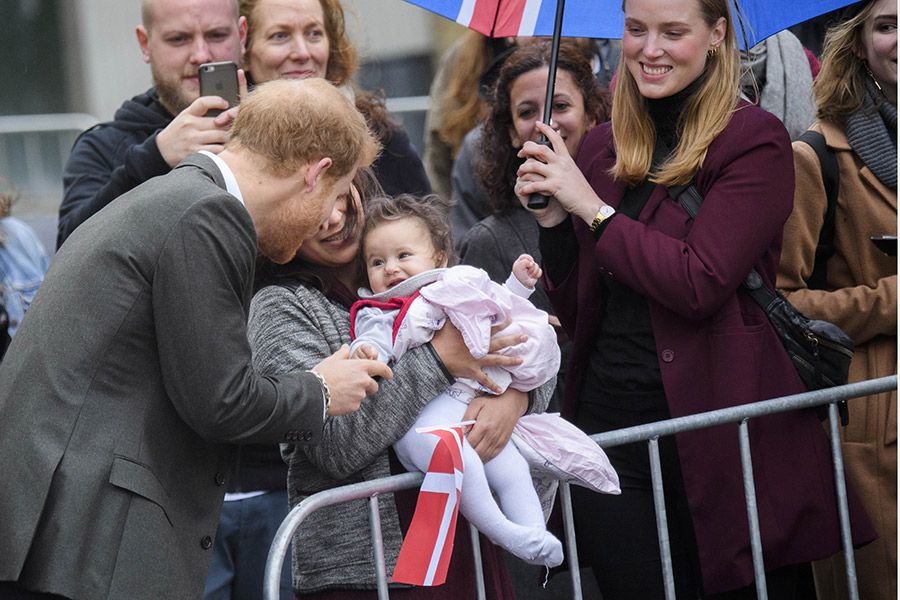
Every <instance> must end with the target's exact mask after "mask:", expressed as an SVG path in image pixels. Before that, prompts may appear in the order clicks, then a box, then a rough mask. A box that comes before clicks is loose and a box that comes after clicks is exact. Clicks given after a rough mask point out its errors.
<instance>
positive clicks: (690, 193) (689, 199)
mask: <svg viewBox="0 0 900 600" xmlns="http://www.w3.org/2000/svg"><path fill="white" fill-rule="evenodd" d="M666 189H667V190H668V192H669V197H670V198H672V199H673V200H676V201H677V202H678V203H679V204H680V205H681V207H682V208H684V210H685V212H686V213H687V214H688V216H690V217H691V218H692V219H696V218H697V213H698V212H699V211H700V205H701V204H703V196H701V195H700V192H699V191H698V190H697V187H696V186H695V185H694V184H693V183H689V184H687V185H673V186H669V187H668V188H666ZM742 285H743V286H744V289H745V290H747V293H748V294H750V297H751V298H753V300H754V301H755V302H756V303H757V304H759V305H760V306H761V307H762V309H763V310H766V311H768V310H769V308H770V307H771V305H772V303H773V302H775V301H776V300H777V299H778V294H777V293H776V292H775V290H770V289H769V288H768V287H766V286H765V285H763V278H762V275H760V274H759V273H758V272H757V271H756V269H750V272H749V273H747V276H746V277H744V282H743V283H742Z"/></svg>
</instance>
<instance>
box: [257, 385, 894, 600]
mask: <svg viewBox="0 0 900 600" xmlns="http://www.w3.org/2000/svg"><path fill="white" fill-rule="evenodd" d="M894 389H897V376H896V375H891V376H888V377H881V378H879V379H871V380H867V381H861V382H857V383H852V384H848V385H844V386H840V387H839V388H831V389H826V390H817V391H814V392H804V393H802V394H796V395H794V396H785V397H783V398H776V399H774V400H765V401H761V402H757V403H754V404H751V405H744V406H736V407H731V408H725V409H720V410H716V411H711V412H708V413H702V414H699V415H691V416H687V417H678V418H675V419H670V420H668V421H661V422H658V423H649V424H646V425H639V426H637V427H629V428H627V429H620V430H616V431H610V432H606V433H601V434H595V435H592V436H591V439H593V440H594V441H596V442H597V443H598V444H599V445H600V446H601V447H603V448H610V447H613V446H619V445H622V444H629V443H633V442H641V441H647V440H650V439H651V438H658V437H660V436H665V435H674V434H676V433H681V432H683V431H692V430H695V429H701V428H704V427H712V426H715V425H722V424H726V423H740V422H741V421H744V420H746V419H749V418H754V417H759V416H764V415H768V414H772V413H777V412H784V411H786V410H796V409H801V408H810V407H813V406H819V405H823V404H830V405H829V407H828V410H829V425H830V432H831V444H832V457H833V462H834V468H835V489H836V491H837V496H838V505H839V511H840V519H841V538H842V542H843V546H844V548H843V550H844V558H845V561H846V565H847V575H848V585H849V588H850V598H851V600H858V599H859V593H858V591H857V577H856V570H855V564H854V562H853V549H852V541H851V537H850V519H849V510H848V508H847V497H846V482H845V479H844V469H843V458H842V455H841V447H840V437H839V434H838V425H837V423H838V414H837V407H836V405H835V404H834V403H835V402H837V401H840V400H847V399H851V398H858V397H862V396H869V395H873V394H880V393H883V392H888V391H892V390H894ZM652 443H653V442H651V446H652ZM650 454H651V470H652V469H653V468H654V467H653V464H652V460H653V459H652V457H653V454H654V453H653V452H652V451H651V452H650ZM656 461H657V468H659V467H660V466H659V464H658V462H659V454H658V449H657V452H656ZM660 471H661V468H660ZM651 474H652V473H651ZM423 479H424V475H423V474H422V473H404V474H402V475H393V476H391V477H385V478H382V479H378V480H374V481H364V482H361V483H356V484H351V485H346V486H342V487H339V488H332V489H331V490H325V491H323V492H319V493H318V494H314V495H312V496H309V497H308V498H306V499H305V500H304V501H303V502H301V503H299V504H297V505H296V506H294V507H293V508H292V509H291V511H290V512H289V513H288V516H287V517H286V518H285V519H284V521H282V523H281V525H280V526H279V528H278V531H277V532H276V533H275V537H274V539H273V541H272V545H271V547H270V549H269V556H268V559H267V562H266V569H265V577H264V580H263V594H264V596H263V597H264V598H266V599H273V598H277V597H278V584H279V579H280V574H281V568H282V565H283V564H284V558H285V553H286V551H287V548H288V545H289V544H290V542H291V539H292V537H293V533H294V530H295V529H296V528H297V527H299V525H300V523H302V522H303V520H304V519H305V518H307V517H308V516H309V515H310V514H311V513H313V512H315V511H316V510H318V509H320V508H322V507H325V506H331V505H333V504H339V503H341V502H346V501H349V500H357V499H360V498H369V497H371V496H372V495H377V494H381V493H387V492H394V491H398V490H403V489H409V488H414V487H417V486H419V485H421V483H422V480H423ZM656 483H657V481H656V476H654V486H655V485H656ZM659 485H660V491H661V489H662V488H661V486H662V484H661V477H659ZM560 500H561V502H563V506H562V510H563V522H564V525H565V531H566V546H567V549H568V550H569V552H570V561H571V562H570V566H571V567H572V568H570V571H574V573H572V582H573V584H575V583H577V584H578V585H577V586H574V587H575V589H574V590H573V594H574V596H573V597H574V598H578V599H580V598H581V586H580V575H579V574H578V573H577V571H578V569H577V567H576V565H577V564H578V560H577V551H576V550H575V544H576V541H575V535H574V525H573V519H572V504H571V494H570V490H569V486H568V485H567V484H565V483H562V482H561V486H560ZM654 502H656V490H655V489H654ZM663 510H664V503H663ZM665 536H666V545H667V546H668V531H666V533H665ZM382 546H383V545H382ZM661 546H662V544H661ZM382 551H383V549H382ZM475 551H476V552H480V548H478V549H477V550H475ZM667 560H668V563H669V568H671V557H668V559H667ZM664 562H665V561H664ZM759 580H760V581H764V580H763V579H759ZM481 581H482V584H481V585H483V579H481ZM668 593H669V590H668V589H667V594H668ZM379 597H380V596H379Z"/></svg>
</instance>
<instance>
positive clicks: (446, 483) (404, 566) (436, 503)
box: [393, 426, 463, 586]
mask: <svg viewBox="0 0 900 600" xmlns="http://www.w3.org/2000/svg"><path fill="white" fill-rule="evenodd" d="M420 431H421V433H423V434H426V435H436V436H438V438H439V440H438V443H437V446H435V448H434V453H433V454H432V455H431V462H430V463H429V465H428V472H427V473H425V479H424V481H422V487H421V488H420V490H419V498H418V500H416V512H415V513H414V514H413V518H412V522H411V523H410V525H409V531H407V533H406V538H405V539H404V540H403V546H402V547H401V548H400V555H399V556H398V557H397V566H396V567H395V568H394V575H393V581H394V582H396V583H408V584H411V585H422V586H433V585H441V584H442V583H444V582H445V581H446V580H447V568H448V567H449V566H450V555H451V554H453V538H454V535H455V533H456V516H457V514H458V512H459V497H460V493H461V490H462V478H463V460H462V445H463V433H462V427H461V426H456V427H435V428H430V429H425V430H420Z"/></svg>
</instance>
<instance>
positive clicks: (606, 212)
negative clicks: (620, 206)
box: [588, 204, 616, 233]
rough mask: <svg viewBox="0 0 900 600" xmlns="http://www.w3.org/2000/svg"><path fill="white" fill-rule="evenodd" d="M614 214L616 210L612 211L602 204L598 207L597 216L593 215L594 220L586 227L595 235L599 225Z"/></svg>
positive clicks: (607, 205)
mask: <svg viewBox="0 0 900 600" xmlns="http://www.w3.org/2000/svg"><path fill="white" fill-rule="evenodd" d="M614 214H616V209H614V208H613V207H612V206H610V205H609V204H604V205H603V206H601V207H600V210H598V211H597V214H596V215H594V220H593V221H591V224H590V225H588V229H590V230H591V233H597V230H598V229H599V228H600V225H601V224H602V223H603V221H605V220H607V219H608V218H610V217H611V216H613V215H614Z"/></svg>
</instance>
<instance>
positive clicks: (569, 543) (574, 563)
mask: <svg viewBox="0 0 900 600" xmlns="http://www.w3.org/2000/svg"><path fill="white" fill-rule="evenodd" d="M559 501H560V503H561V506H560V509H561V510H562V519H563V529H564V531H565V537H566V539H565V543H566V556H568V557H569V576H570V577H571V579H572V598H573V600H582V595H581V569H579V568H578V542H577V540H576V539H575V515H574V513H573V512H572V488H571V487H570V486H569V484H568V483H567V482H565V481H560V482H559Z"/></svg>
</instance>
